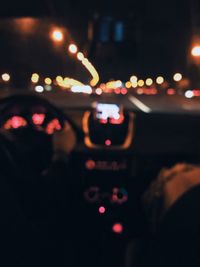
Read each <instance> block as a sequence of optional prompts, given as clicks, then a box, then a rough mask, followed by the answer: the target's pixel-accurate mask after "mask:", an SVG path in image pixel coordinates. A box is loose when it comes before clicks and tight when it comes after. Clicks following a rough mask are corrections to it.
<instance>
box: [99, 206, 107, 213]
mask: <svg viewBox="0 0 200 267" xmlns="http://www.w3.org/2000/svg"><path fill="white" fill-rule="evenodd" d="M105 212H106V209H105V207H103V206H101V207H99V213H100V214H104V213H105Z"/></svg>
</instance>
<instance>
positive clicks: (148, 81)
mask: <svg viewBox="0 0 200 267" xmlns="http://www.w3.org/2000/svg"><path fill="white" fill-rule="evenodd" d="M152 84H153V80H152V79H151V78H148V79H146V85H147V86H151V85H152Z"/></svg>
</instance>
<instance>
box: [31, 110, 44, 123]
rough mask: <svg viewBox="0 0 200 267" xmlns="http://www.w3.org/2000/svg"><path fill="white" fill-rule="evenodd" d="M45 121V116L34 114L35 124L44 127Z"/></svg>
mask: <svg viewBox="0 0 200 267" xmlns="http://www.w3.org/2000/svg"><path fill="white" fill-rule="evenodd" d="M44 119H45V114H42V113H41V114H39V113H34V114H33V116H32V120H33V123H34V124H35V125H42V124H43V122H44Z"/></svg>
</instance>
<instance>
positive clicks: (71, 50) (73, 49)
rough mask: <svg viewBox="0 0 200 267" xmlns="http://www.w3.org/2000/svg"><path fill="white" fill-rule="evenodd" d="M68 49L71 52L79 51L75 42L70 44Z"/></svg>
mask: <svg viewBox="0 0 200 267" xmlns="http://www.w3.org/2000/svg"><path fill="white" fill-rule="evenodd" d="M68 50H69V52H70V53H72V54H76V53H77V51H78V48H77V46H76V45H75V44H70V45H69V47H68Z"/></svg>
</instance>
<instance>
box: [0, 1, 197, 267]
mask: <svg viewBox="0 0 200 267" xmlns="http://www.w3.org/2000/svg"><path fill="white" fill-rule="evenodd" d="M22 2H23V1H22ZM36 2H37V1H35V2H34V1H31V6H32V7H33V6H34V3H36ZM40 2H41V3H42V4H44V3H46V4H47V3H48V8H49V10H51V11H52V12H51V16H47V17H43V18H39V19H38V18H37V19H35V18H34V19H33V18H32V17H30V15H31V16H32V14H30V12H29V13H28V14H27V15H26V14H24V13H23V12H24V10H23V8H21V7H20V6H19V7H17V4H16V3H15V4H13V6H12V3H10V4H9V1H8V3H7V4H6V3H5V6H6V5H7V6H6V8H5V10H6V11H5V14H4V12H3V11H0V35H1V36H2V42H1V43H0V55H1V58H2V63H0V75H1V77H0V90H1V92H0V162H1V164H0V166H1V173H0V190H1V193H0V199H1V205H0V213H1V216H0V217H1V230H0V243H1V253H0V254H1V255H0V266H1V267H11V266H12V267H15V266H16V267H25V266H30V267H31V266H32V267H40V266H41V267H43V266H44V267H45V266H48V267H49V266H52V267H53V266H68V267H80V266H81V267H146V266H149V254H150V253H151V245H152V241H153V234H152V227H151V226H152V225H151V223H149V216H148V204H147V203H145V201H143V200H144V195H145V192H146V191H147V190H148V189H149V187H150V185H151V184H152V182H153V181H155V180H156V178H157V176H158V174H159V172H160V171H161V170H163V168H170V167H172V166H174V164H177V163H180V162H184V163H191V164H199V161H200V141H199V140H200V139H199V136H200V127H199V124H200V122H199V114H200V109H199V104H198V99H197V97H196V98H195V97H194V98H193V96H195V92H196V94H197V95H198V94H199V89H198V88H197V89H196V87H195V90H196V91H195V92H194V91H191V90H189V87H190V85H191V84H188V83H186V82H187V81H186V82H185V83H184V84H183V85H182V84H179V83H178V82H180V83H181V81H180V80H181V79H182V77H181V78H180V79H179V76H180V74H179V73H178V75H179V76H178V78H177V81H176V78H175V80H174V81H173V82H172V85H171V84H170V83H167V82H164V81H161V82H158V83H157V84H156V82H155V81H154V83H153V81H152V83H151V81H150V80H151V79H149V85H148V83H147V85H144V84H141V83H142V82H143V80H140V83H139V82H138V81H136V83H137V82H138V84H137V85H136V87H134V84H135V81H133V79H132V80H131V79H130V81H128V82H129V83H130V84H131V85H130V87H131V86H132V87H131V88H130V87H129V88H128V84H127V82H126V83H125V82H123V83H122V82H121V81H119V80H117V79H118V78H117V77H116V79H112V77H110V76H109V75H110V72H112V73H113V76H115V71H113V69H115V68H116V73H119V72H122V73H123V71H124V72H126V73H127V69H128V68H129V67H130V66H131V64H134V63H133V62H134V60H136V58H134V57H133V58H131V60H130V61H131V62H129V63H128V58H129V52H130V50H134V49H135V46H134V45H133V42H132V41H133V40H132V39H131V38H130V37H127V38H129V39H128V42H129V41H130V47H129V46H128V45H127V46H125V49H124V47H123V45H121V44H120V42H121V39H120V38H121V37H120V36H121V35H120V30H119V35H116V36H117V37H116V36H115V37H116V38H118V39H116V43H117V44H116V43H115V44H114V45H113V44H112V42H113V37H112V38H111V39H112V40H111V41H110V40H109V41H108V44H106V42H107V39H101V38H103V37H102V36H104V34H105V36H107V35H106V31H103V29H104V30H105V29H107V28H106V27H107V26H106V25H115V23H116V25H118V26H116V27H119V28H120V27H122V26H119V25H121V24H117V23H118V16H117V15H116V14H115V12H116V10H117V11H118V13H117V14H120V10H121V9H120V8H121V6H120V5H119V4H116V6H117V8H115V11H113V10H112V8H113V5H111V4H109V9H108V10H109V12H110V13H109V14H110V15H109V16H107V13H106V12H103V10H104V8H105V7H102V6H101V4H100V1H97V3H96V5H97V9H98V8H99V10H100V14H101V12H102V14H103V15H102V14H101V15H102V17H103V19H102V20H100V19H99V18H102V17H101V16H100V15H98V14H96V13H95V12H94V11H95V8H94V7H95V4H94V3H93V4H92V6H91V9H89V6H90V4H91V3H90V1H86V2H87V3H85V5H84V4H83V3H82V4H80V9H81V8H82V11H86V10H87V9H88V10H89V11H88V13H87V15H88V14H91V13H92V12H93V13H92V14H93V20H92V22H93V28H92V30H91V28H90V26H88V29H84V30H83V31H82V30H81V29H82V28H81V19H80V21H79V20H78V19H77V17H75V18H74V20H73V13H72V12H71V11H72V10H75V8H76V3H72V1H69V2H70V4H71V6H72V7H73V8H74V9H73V8H72V7H71V9H70V8H69V11H68V12H69V13H66V14H68V15H69V17H67V15H66V14H65V13H64V11H63V7H62V4H63V3H64V2H65V1H60V6H59V4H58V3H57V5H58V6H59V11H60V12H61V15H62V16H61V17H62V18H60V17H59V18H58V17H57V16H56V15H55V17H56V19H55V17H54V15H52V14H54V12H55V9H54V7H55V6H56V1H40ZM58 2H59V1H58ZM66 2H67V1H66ZM75 2H76V1H75ZM125 2H126V3H129V2H130V1H128V0H127V1H125ZM135 2H137V1H135ZM143 2H145V1H142V3H143ZM155 2H156V1H155ZM24 3H25V1H24V2H23V5H24ZM37 4H38V3H37ZM42 4H41V5H42ZM65 4H66V3H65ZM9 5H11V6H12V7H13V10H15V12H13V10H9ZM77 5H78V1H77ZM147 5H148V4H147ZM155 5H156V3H155ZM21 6H22V5H21ZM27 6H28V4H27V3H26V5H25V7H27ZM138 6H140V3H137V4H136V9H137V10H138ZM43 7H44V6H43ZM64 7H65V9H66V10H67V7H68V6H67V5H64ZM131 7H132V6H131ZM142 7H143V4H142V6H140V8H142ZM40 8H41V10H42V11H41V10H40ZM57 8H58V7H57ZM105 9H106V8H105ZM127 9H128V6H127ZM91 10H92V11H91ZM106 10H107V9H106ZM122 10H123V12H124V11H125V9H123V8H122ZM141 10H143V9H141ZM141 10H140V13H139V14H142V13H141ZM11 11H12V12H11ZM32 11H33V13H34V12H35V11H38V12H39V15H40V11H41V12H44V9H43V8H42V7H39V6H38V5H37V7H36V8H35V9H33V10H32ZM53 11H54V12H53ZM112 11H113V13H112ZM6 12H7V13H8V14H7V13H6ZM9 12H11V17H9V14H10V13H9ZM16 12H19V13H18V14H16ZM57 12H58V10H57ZM66 12H67V11H66ZM77 12H78V16H79V15H80V14H81V11H80V10H79V11H77ZM127 12H128V10H127ZM22 13H23V15H22ZM63 13H64V15H63ZM124 14H125V12H124V13H123V18H124V16H125V15H124ZM134 14H135V13H134ZM167 14H168V15H169V13H167ZM58 15H59V14H58ZM112 16H113V17H114V16H115V17H117V19H116V21H115V20H114V19H113V18H112ZM33 17H34V16H33ZM63 17H67V18H68V21H67V23H68V22H69V20H70V19H72V21H73V23H72V29H73V27H74V28H76V27H77V28H78V30H77V32H76V31H74V32H75V34H74V35H75V36H76V38H77V40H80V44H79V47H80V48H82V50H80V51H83V52H84V53H85V54H87V56H88V58H84V56H83V54H84V53H81V52H79V53H78V52H77V51H76V49H77V47H75V46H73V47H71V48H70V46H69V48H70V49H71V50H70V53H71V54H70V56H68V58H67V57H65V58H64V57H63V59H62V61H59V60H60V59H61V58H62V56H63V55H62V53H61V50H62V49H63V51H65V53H67V52H66V51H67V49H66V47H68V45H69V44H70V43H72V41H74V40H73V39H72V34H70V33H69V29H67V30H66V29H65V31H64V32H65V34H66V33H67V38H69V40H70V42H69V40H68V39H67V41H66V42H67V45H65V44H62V45H61V46H59V45H58V44H57V43H56V44H55V43H54V44H53V45H52V46H51V45H50V44H48V46H46V44H47V40H46V39H47V38H49V30H48V31H47V29H49V28H48V27H52V25H53V27H54V26H55V24H56V23H57V22H58V25H63V24H62V23H61V21H62V19H63ZM80 17H81V16H80ZM138 17H139V16H138ZM138 17H135V15H134V16H133V17H131V16H129V17H128V15H127V18H126V16H125V19H126V22H127V21H129V19H130V18H131V19H130V20H134V23H135V21H136V22H138V21H139V20H137V18H138ZM69 18H70V19H69ZM111 18H112V19H111ZM159 18H160V17H159ZM32 19H33V20H32ZM65 19H66V18H65ZM98 19H99V20H98ZM120 19H121V17H120ZM160 19H161V18H160ZM161 20H162V19H161ZM85 21H87V23H88V21H89V22H91V20H89V19H88V20H87V16H86V18H85ZM65 22H66V21H65ZM139 22H141V21H139ZM139 22H138V24H137V23H135V24H134V25H136V26H135V27H136V29H135V28H134V34H135V35H134V36H135V37H134V38H135V39H134V42H136V46H137V45H138V43H139V41H138V40H140V38H141V36H140V34H139V33H138V32H137V29H138V28H137V27H139V26H137V25H141V24H140V23H139ZM13 23H14V24H13ZM98 23H102V24H101V26H102V25H104V26H105V28H103V26H102V28H101V27H100V26H99V24H98ZM13 25H15V27H16V28H15V27H14V26H13ZM34 25H37V27H38V28H40V30H38V32H39V31H40V32H39V33H38V34H37V33H36V32H37V31H36V30H35V28H34V27H36V26H34ZM49 25H50V26H49ZM68 25H69V23H68ZM62 27H64V26H62ZM62 27H60V28H61V29H62ZM95 27H97V28H98V27H100V28H99V29H100V30H99V31H97V32H95V30H96V28H95ZM109 27H110V26H109ZM109 27H108V28H109ZM131 27H132V26H131ZM149 27H150V26H149ZM117 29H118V28H117ZM120 29H121V28H120ZM90 30H91V31H94V32H93V33H91V31H90ZM18 31H19V32H20V34H21V35H20V34H19V32H18ZM29 31H30V32H29ZM32 31H33V32H32ZM79 31H80V36H79ZM84 31H85V32H87V31H88V36H89V37H88V39H89V40H90V33H91V36H92V37H91V40H92V41H91V40H90V44H89V45H88V44H85V43H84V42H83V40H82V39H81V38H83V36H81V35H83V32H84ZM113 31H114V30H113V29H112V30H111V33H112V34H113ZM47 32H48V34H46V35H45V37H41V36H42V34H43V33H47ZM141 32H142V31H141ZM27 33H28V34H27ZM29 34H30V35H29ZM59 34H61V33H60V32H57V35H55V36H54V37H55V40H54V41H56V42H57V41H58V42H60V41H62V35H59ZM84 34H85V33H84ZM95 34H96V35H98V34H102V36H101V38H100V37H99V39H98V38H97V36H96V35H95ZM129 35H131V33H130V32H129ZM156 35H157V32H156ZM19 36H21V37H19ZM24 36H25V37H24ZM105 36H104V37H105ZM160 36H161V35H160ZM42 38H43V39H42ZM45 38H46V39H45ZM95 38H96V39H95ZM105 38H106V37H105ZM145 38H147V39H145V40H147V41H148V40H149V39H148V34H147V33H146V35H145ZM44 39H45V40H46V41H44ZM94 39H95V40H94ZM150 39H151V38H150ZM152 39H154V38H152ZM161 39H162V38H161ZM48 40H49V39H48ZM156 40H157V39H156ZM51 41H52V40H51ZM54 41H53V42H54ZM154 41H155V40H154ZM48 42H49V41H48ZM114 42H115V41H114ZM137 42H138V43H137ZM145 42H146V41H145ZM155 42H157V41H155ZM178 42H180V40H178V37H177V43H178ZM106 45H107V47H106V48H105V46H106ZM162 45H163V44H161V46H162ZM170 45H171V43H170V44H169V46H170ZM65 46H66V47H65ZM152 46H153V45H152ZM45 47H47V48H45ZM116 47H117V48H116ZM128 47H129V48H128ZM163 47H164V45H163ZM143 48H144V50H145V45H144V47H143ZM95 49H96V50H95ZM104 49H105V50H104ZM106 49H107V50H106ZM126 49H127V51H126ZM128 49H129V50H128ZM156 49H157V48H156V47H155V51H156ZM181 49H182V48H181ZM181 49H180V50H181ZM122 50H125V52H124V51H122ZM161 50H162V49H161ZM161 50H159V51H160V54H159V53H158V54H159V55H158V58H159V60H161V59H160V58H162V53H161ZM16 51H17V52H16ZM52 51H53V52H52ZM94 51H96V52H94ZM113 51H115V52H113ZM116 51H117V52H116ZM137 51H139V50H136V52H137ZM136 52H135V53H136ZM37 53H38V54H37ZM95 53H96V54H95ZM104 53H105V57H104ZM126 53H127V54H126ZM150 54H151V53H150ZM52 55H53V56H52ZM74 55H77V58H78V60H79V63H80V62H82V63H83V64H82V65H80V64H79V63H77V62H76V63H75V60H74V58H73V57H74ZM117 55H119V58H118V57H117ZM140 55H141V54H140ZM51 56H52V60H50V57H51ZM65 56H66V55H65ZM101 57H102V58H104V59H102V61H101V60H100V62H97V66H98V68H99V69H101V71H102V73H104V80H103V81H101V80H99V77H98V75H97V73H96V72H95V68H94V66H93V65H92V63H91V62H93V61H95V59H96V61H98V59H101ZM111 57H113V59H112V58H111ZM115 57H116V58H115ZM144 57H145V56H144ZM163 57H164V58H165V57H168V54H167V53H166V54H165V55H163ZM169 57H170V56H169ZM66 58H67V60H68V61H67V60H66ZM105 58H106V60H107V61H106V60H105ZM121 58H123V60H124V61H123V62H125V64H124V68H123V67H121V66H120V63H119V62H118V61H120V59H121ZM177 58H178V56H177ZM177 58H176V57H174V58H173V60H172V62H171V64H175V63H174V62H175V61H176V59H177ZM149 59H151V55H149ZM84 60H85V61H84ZM103 60H105V61H103ZM112 60H113V61H112ZM115 60H116V61H115ZM137 60H138V61H136V62H137V64H138V66H140V67H141V65H142V64H143V67H144V72H145V71H146V68H147V67H145V66H146V65H145V63H144V62H145V61H144V62H143V61H142V59H141V58H140V57H139V56H138V58H137ZM146 60H147V59H146ZM162 60H163V58H162ZM11 61H12V62H14V63H12V64H11V63H10V62H11ZM50 61H51V62H50ZM66 61H67V62H66ZM90 61H91V62H90ZM126 61H127V64H126ZM140 61H141V62H140ZM149 61H150V62H149V64H150V65H151V67H152V69H153V67H154V66H153V63H152V62H151V60H149ZM104 63H105V64H104ZM67 64H69V65H67ZM101 64H102V67H101V68H100V66H101ZM163 64H164V63H163ZM32 65H33V66H32ZM166 66H168V65H167V63H166ZM166 66H165V67H166ZM179 66H181V63H180V64H179ZM83 67H86V69H83ZM165 67H163V69H162V70H165V69H166V68H165ZM138 68H139V67H138ZM155 68H157V69H158V68H162V66H160V63H158V64H157V65H156V63H155ZM141 69H142V68H141ZM157 69H156V70H157ZM174 69H175V68H174ZM174 69H173V71H174ZM51 70H52V73H53V75H54V74H55V75H54V76H53V75H52V76H51V74H52V73H51V72H50V71H51ZM88 70H90V71H91V73H90V74H92V75H93V76H92V78H93V79H92V80H91V77H89V78H88V77H87V78H85V77H86V76H87V75H88ZM109 70H110V72H109ZM119 70H120V71H119ZM133 70H134V68H133ZM117 71H119V72H117ZM131 71H132V70H131ZM134 71H135V70H134ZM36 72H37V73H39V74H37V73H36ZM163 72H164V71H163ZM3 73H4V74H3ZM8 73H10V75H11V77H10V75H8ZM13 73H16V75H15V76H16V77H14V74H13ZM40 73H42V74H40ZM49 73H50V74H49ZM59 73H63V77H64V73H67V75H69V77H72V78H69V77H68V76H67V78H66V79H63V80H62V77H61V82H60V81H59V79H60V76H58V75H59ZM79 73H80V74H79ZM128 73H130V71H129V72H128ZM150 73H153V71H152V72H150ZM31 75H32V76H31ZM156 75H157V74H156ZM37 76H38V77H37ZM39 76H40V77H39ZM47 76H49V77H50V76H51V77H52V78H51V79H50V78H46V79H44V78H45V77H47ZM56 76H57V77H56ZM102 76H103V75H102ZM41 77H42V78H41ZM53 77H54V78H53ZM78 77H79V78H80V79H78ZM83 77H84V79H83ZM108 77H109V78H110V79H108ZM123 77H124V76H123ZM134 77H135V76H134ZM175 77H177V76H175ZM158 78H160V80H161V78H162V77H158ZM158 78H157V80H158ZM28 79H29V81H28V82H27V80H28ZM39 79H40V80H39ZM95 79H96V80H97V81H96V80H95ZM162 79H163V78H162ZM25 80H26V83H25V82H24V81H25ZM41 80H42V81H43V83H44V81H45V85H44V84H42V82H41ZM79 80H81V81H82V82H83V80H84V82H83V83H82V82H80V81H79ZM147 80H148V79H147ZM154 80H156V79H154ZM63 81H65V82H66V83H64V82H63ZM95 81H96V82H95ZM158 81H159V80H158ZM184 81H185V80H184ZM94 82H95V85H94V86H93V83H94ZM106 82H107V83H106ZM176 82H177V83H176ZM143 83H144V82H143ZM68 84H70V85H68ZM72 84H75V85H73V86H72ZM88 84H90V85H91V86H89V87H88ZM113 84H114V85H113ZM116 84H117V85H116ZM122 84H123V85H122ZM140 84H141V85H140ZM152 84H153V85H152ZM162 84H163V86H162ZM177 84H178V85H177ZM115 85H116V86H115ZM125 85H127V86H125ZM106 86H107V88H106ZM153 86H154V87H155V88H154V87H153ZM173 86H174V87H173ZM114 87H115V88H114ZM172 87H173V88H175V87H176V88H175V89H173V88H172ZM191 88H192V87H191ZM129 89H130V90H129ZM80 90H86V91H80ZM88 90H89V93H88ZM131 90H132V91H131ZM159 90H160V91H159ZM188 90H189V91H188ZM145 92H147V93H146V94H147V95H145ZM197 95H196V96H197ZM179 98H180V99H181V100H180V102H178V101H179ZM190 98H193V99H190ZM138 99H139V100H138ZM147 99H150V100H148V101H150V102H145V101H146V100H147ZM160 99H161V100H162V101H163V102H162V103H165V104H162V103H161V102H160V103H161V104H159V103H158V102H159V100H160ZM163 99H164V100H163ZM143 100H144V103H147V104H145V105H144V103H143V102H142V101H143ZM131 101H132V102H131ZM151 101H152V102H151ZM181 101H182V102H181ZM133 102H134V103H133ZM88 103H89V104H88ZM148 103H150V104H151V103H154V105H155V109H154V108H151V109H150V108H148V106H146V105H148ZM168 103H171V104H170V105H171V106H170V105H169V106H168ZM159 105H160V106H161V107H160V106H159ZM158 106H159V108H158ZM171 107H172V108H171ZM150 266H151V265H150ZM163 266H164V265H163Z"/></svg>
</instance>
